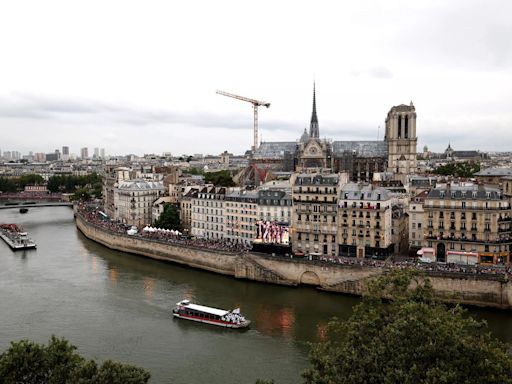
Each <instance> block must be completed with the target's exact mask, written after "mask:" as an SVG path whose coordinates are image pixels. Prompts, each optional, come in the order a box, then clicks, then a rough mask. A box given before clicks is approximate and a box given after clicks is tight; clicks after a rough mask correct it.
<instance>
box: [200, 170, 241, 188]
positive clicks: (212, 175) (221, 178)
mask: <svg viewBox="0 0 512 384" xmlns="http://www.w3.org/2000/svg"><path fill="white" fill-rule="evenodd" d="M204 181H205V182H206V183H211V184H213V185H216V186H219V187H234V186H235V182H234V181H233V178H232V177H231V172H230V171H228V170H224V171H218V172H207V173H205V175H204Z"/></svg>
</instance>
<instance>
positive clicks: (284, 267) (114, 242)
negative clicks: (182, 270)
mask: <svg viewBox="0 0 512 384" xmlns="http://www.w3.org/2000/svg"><path fill="white" fill-rule="evenodd" d="M76 226H77V228H78V229H79V230H80V231H81V232H82V233H83V234H84V236H85V237H87V238H88V239H90V240H93V241H95V242H97V243H100V244H102V245H104V246H106V247H108V248H110V249H114V250H118V251H123V252H128V253H133V254H136V255H140V256H145V257H149V258H152V259H156V260H163V261H169V262H173V263H177V264H181V265H186V266H189V267H192V268H198V269H203V270H207V271H211V272H215V273H220V274H223V275H228V276H233V277H235V278H239V279H248V280H253V281H258V282H265V283H273V284H280V285H288V286H297V285H299V284H306V285H313V286H315V287H317V288H318V289H320V290H324V291H330V292H337V293H344V294H351V295H361V294H363V292H364V289H365V286H366V283H367V281H368V279H371V278H373V277H376V276H378V275H380V274H382V273H385V272H386V271H387V270H389V268H388V267H375V266H366V265H363V266H361V265H357V264H356V265H344V264H331V263H325V262H321V261H306V260H299V259H288V258H282V257H273V256H269V255H262V254H255V253H251V252H248V253H247V252H242V253H234V252H228V251H224V250H218V249H205V248H202V247H194V246H190V245H188V246H184V245H180V244H170V243H165V242H162V241H157V240H152V239H144V238H141V237H134V236H129V235H127V234H125V233H120V232H113V231H109V230H107V229H105V228H103V227H101V226H99V225H97V224H93V223H90V222H87V220H85V218H84V217H83V216H81V215H80V213H77V214H76ZM424 272H425V274H426V275H427V276H428V277H429V278H430V279H431V281H432V285H433V287H434V289H435V291H436V293H437V294H438V296H439V297H440V298H441V299H442V300H444V301H446V302H453V303H455V302H456V303H462V304H466V305H474V306H479V307H492V308H499V309H505V310H512V284H511V282H510V280H509V279H508V275H476V274H468V273H450V272H439V271H424Z"/></svg>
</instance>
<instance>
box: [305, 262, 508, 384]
mask: <svg viewBox="0 0 512 384" xmlns="http://www.w3.org/2000/svg"><path fill="white" fill-rule="evenodd" d="M408 287H409V289H408ZM411 287H413V288H411ZM382 297H386V298H387V299H388V300H384V299H382ZM310 359H311V363H312V367H311V368H310V369H307V370H306V371H305V372H304V373H303V377H304V379H305V382H306V383H308V384H313V383H314V384H327V383H329V384H337V383H347V384H348V383H350V384H358V383H360V384H363V383H375V384H379V383H383V384H384V383H386V384H392V383H397V384H398V383H400V384H402V383H405V384H408V383H410V384H420V383H444V384H451V383H453V384H459V383H466V384H472V383H474V384H483V383H496V384H497V383H500V384H503V383H512V359H511V355H510V354H509V352H508V351H507V347H506V345H504V344H503V343H501V342H499V341H497V340H496V339H494V338H493V337H492V336H491V335H490V333H489V331H488V329H487V327H486V324H485V322H483V321H476V320H474V319H472V318H471V317H469V316H467V314H466V313H465V312H464V310H463V309H461V307H459V306H455V307H446V306H445V305H443V304H440V303H439V302H437V301H436V299H435V298H434V291H433V289H432V286H431V284H430V282H429V280H428V279H422V278H421V277H420V276H419V275H417V274H415V273H414V272H403V271H396V272H392V273H389V274H388V275H385V276H383V277H381V278H379V279H377V280H376V281H374V282H372V283H370V284H369V289H368V294H366V295H365V296H364V297H363V300H362V302H361V303H360V304H359V305H357V306H356V307H355V309H354V312H353V314H352V316H351V317H350V318H349V319H348V320H346V321H339V320H336V319H335V320H333V321H332V322H331V323H330V324H329V326H328V330H327V335H326V340H325V341H323V342H320V343H318V344H316V345H314V346H313V348H312V351H311V355H310Z"/></svg>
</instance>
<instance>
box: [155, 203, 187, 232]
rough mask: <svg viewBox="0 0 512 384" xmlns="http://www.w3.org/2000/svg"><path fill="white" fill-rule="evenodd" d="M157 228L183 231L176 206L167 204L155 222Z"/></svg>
mask: <svg viewBox="0 0 512 384" xmlns="http://www.w3.org/2000/svg"><path fill="white" fill-rule="evenodd" d="M155 227H157V228H164V229H174V230H180V229H181V222H180V214H179V212H178V207H177V206H176V204H171V203H165V205H164V211H163V212H162V214H161V215H160V217H159V218H158V220H156V221H155Z"/></svg>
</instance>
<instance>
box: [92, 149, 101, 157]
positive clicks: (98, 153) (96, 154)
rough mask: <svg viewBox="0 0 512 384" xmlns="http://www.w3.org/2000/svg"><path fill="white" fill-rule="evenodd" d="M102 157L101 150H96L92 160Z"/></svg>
mask: <svg viewBox="0 0 512 384" xmlns="http://www.w3.org/2000/svg"><path fill="white" fill-rule="evenodd" d="M99 157H100V149H99V148H97V147H96V148H94V155H92V158H93V159H97V158H99Z"/></svg>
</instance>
